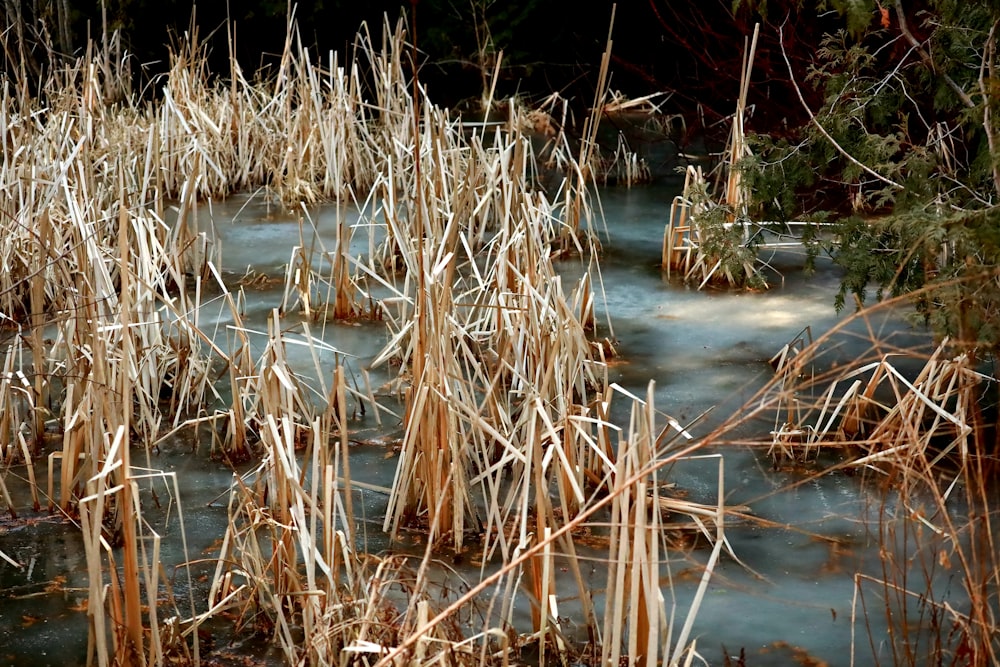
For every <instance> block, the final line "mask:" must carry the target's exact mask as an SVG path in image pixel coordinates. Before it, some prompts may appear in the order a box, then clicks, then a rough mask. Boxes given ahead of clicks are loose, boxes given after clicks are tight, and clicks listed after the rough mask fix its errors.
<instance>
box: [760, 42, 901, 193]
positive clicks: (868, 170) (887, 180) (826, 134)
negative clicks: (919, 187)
mask: <svg viewBox="0 0 1000 667" xmlns="http://www.w3.org/2000/svg"><path fill="white" fill-rule="evenodd" d="M778 43H779V44H781V57H782V58H784V59H785V65H786V66H787V67H788V77H789V80H790V81H791V82H792V87H793V88H795V94H796V95H798V96H799V101H800V102H802V108H803V109H805V110H806V113H807V114H809V120H811V121H812V123H813V125H815V126H816V129H818V130H819V131H820V132H821V133H822V135H823V136H824V137H826V138H827V140H828V141H829V142H830V143H831V144H833V147H834V148H836V149H837V151H838V152H839V153H840V154H841V155H843V156H844V157H846V158H847V159H848V160H850V162H851V163H852V164H854V165H857V166H858V167H860V168H861V169H863V170H864V171H865V173H867V174H871V175H872V176H874V177H875V178H877V179H878V180H880V181H882V182H883V183H886V184H887V185H891V186H893V187H894V188H898V189H900V190H904V189H905V188H904V187H903V186H902V185H900V184H899V183H897V182H896V181H894V180H892V179H890V178H886V177H885V176H883V175H882V174H880V173H878V172H877V171H874V170H872V169H871V168H870V167H868V166H867V165H865V164H862V163H861V162H860V161H858V159H857V158H855V157H854V156H853V155H851V154H850V153H848V152H847V151H846V150H844V148H843V146H841V145H840V144H838V143H837V140H836V139H834V138H833V137H831V136H830V133H829V132H827V131H826V129H825V128H824V127H823V126H822V125H820V123H819V121H818V120H816V116H815V115H814V114H813V112H812V109H810V108H809V105H808V104H806V100H805V98H804V97H803V96H802V90H801V89H799V84H798V83H796V81H795V73H794V72H793V71H792V63H791V62H790V61H789V60H788V52H787V51H785V34H784V24H782V25H781V26H778Z"/></svg>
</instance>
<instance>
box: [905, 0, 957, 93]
mask: <svg viewBox="0 0 1000 667" xmlns="http://www.w3.org/2000/svg"><path fill="white" fill-rule="evenodd" d="M896 15H897V17H898V18H899V29H900V31H901V32H902V33H903V36H904V37H906V40H907V41H908V42H909V43H910V44H912V45H913V48H915V49H916V50H917V55H918V56H920V60H922V61H923V63H924V65H926V66H927V69H929V70H930V71H932V72H934V73H935V74H937V75H939V76H940V77H941V78H942V79H944V82H945V83H947V84H948V87H949V88H951V89H952V90H954V91H955V94H956V95H958V99H960V100H962V104H964V105H965V106H967V107H969V108H970V109H971V108H973V107H974V106H976V103H975V102H973V101H972V98H971V97H969V94H968V93H967V92H965V91H964V90H963V89H962V87H961V86H960V85H958V84H957V83H955V80H954V79H952V78H951V77H950V76H948V75H947V74H945V73H944V72H939V71H938V69H937V67H936V66H935V65H934V59H933V58H931V56H930V54H929V53H927V51H925V50H924V47H923V46H921V44H920V42H918V41H917V38H916V37H914V36H913V33H912V32H910V27H909V26H908V25H907V24H906V12H904V11H903V0H896Z"/></svg>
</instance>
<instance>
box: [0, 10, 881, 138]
mask: <svg viewBox="0 0 1000 667" xmlns="http://www.w3.org/2000/svg"><path fill="white" fill-rule="evenodd" d="M2 1H3V5H4V11H5V14H6V21H7V25H8V27H10V26H13V25H14V24H15V23H20V24H22V25H25V26H27V29H26V30H25V33H24V38H23V40H22V41H23V43H24V44H25V46H24V51H25V52H26V53H27V55H28V56H29V57H30V59H32V60H34V61H37V62H43V61H45V60H46V59H47V58H48V57H49V56H50V55H51V54H52V52H51V51H49V50H48V49H47V48H45V47H44V46H43V45H42V43H41V42H42V41H43V35H42V33H43V32H45V31H46V30H47V31H48V40H49V41H50V42H51V43H52V44H53V45H54V47H55V48H54V51H55V53H56V54H58V55H59V56H60V57H68V58H72V57H75V56H79V55H80V54H82V52H83V49H84V48H85V45H86V42H87V36H88V35H90V36H92V37H95V38H99V37H100V35H101V32H102V28H103V26H104V25H106V26H107V27H108V28H109V30H115V29H118V30H120V31H121V32H122V35H123V38H124V45H125V47H126V49H127V51H128V53H130V54H132V56H133V59H132V62H133V65H132V67H133V70H134V72H135V74H136V75H137V76H138V78H139V80H140V81H150V80H154V79H155V76H156V75H157V74H161V73H163V72H164V71H166V69H167V66H168V47H169V45H170V44H171V42H173V43H177V39H178V36H179V35H182V34H183V33H185V32H187V31H189V30H190V29H191V26H192V25H196V26H197V30H198V33H199V36H200V38H201V39H202V40H204V41H205V42H206V43H207V45H208V47H209V64H210V67H211V69H212V71H213V72H216V73H220V74H222V75H225V74H227V73H228V71H229V67H228V62H227V60H228V48H229V47H228V39H227V29H226V26H227V21H228V22H229V23H230V24H231V25H233V26H235V35H236V42H235V50H236V54H237V57H238V59H239V61H240V64H241V66H242V67H243V69H244V72H246V73H254V72H260V71H266V69H267V68H268V67H273V66H274V65H275V64H276V63H277V62H278V59H279V56H280V53H281V50H282V48H283V45H284V41H285V35H286V30H285V26H286V19H287V16H288V5H287V3H286V2H284V1H283V0H244V1H240V0H229V1H228V2H227V1H226V0H200V1H199V2H197V3H193V2H192V0H105V2H103V3H102V2H101V1H100V0H30V1H23V2H22V1H21V0H2ZM737 4H738V5H739V6H738V8H737V10H736V11H735V12H734V5H733V3H732V2H731V0H700V1H690V0H689V1H683V2H677V1H672V0H623V1H622V2H619V3H618V4H617V8H616V14H615V23H614V28H613V34H612V37H613V40H614V45H613V49H612V62H611V72H612V78H611V87H612V89H616V90H620V91H621V92H622V93H624V94H625V95H627V96H629V97H639V96H642V95H646V94H650V93H668V94H669V97H668V98H667V101H666V102H665V103H664V104H663V109H664V111H665V112H668V113H682V114H685V115H687V116H689V117H698V118H699V119H704V121H705V122H706V123H712V122H714V121H716V120H719V119H721V118H723V117H725V116H727V115H728V114H731V113H732V111H733V107H734V105H735V100H736V97H737V94H738V87H739V77H740V68H741V63H742V58H743V53H744V48H745V43H746V40H747V39H748V38H749V36H750V35H751V34H752V32H753V26H754V24H755V23H756V22H759V21H763V22H764V25H763V26H762V32H761V40H760V43H759V45H758V49H757V57H756V59H755V63H754V75H753V85H752V86H751V90H750V104H751V105H754V106H753V113H752V114H751V121H750V122H751V124H756V125H757V126H758V129H765V128H767V129H773V128H776V127H780V126H781V125H783V124H798V123H799V122H800V121H801V120H802V113H801V106H800V105H799V103H798V101H797V99H795V98H793V97H792V95H791V93H790V88H789V87H788V85H787V80H788V74H787V70H786V68H785V65H784V61H783V59H782V58H781V54H780V50H779V49H778V44H777V36H776V29H775V27H776V25H778V24H779V23H782V22H786V21H787V22H786V23H785V33H786V34H785V38H786V39H785V43H786V48H787V49H788V51H789V53H790V55H791V57H792V59H793V62H794V63H795V66H796V68H797V69H799V70H800V71H799V72H797V77H798V76H801V75H802V74H803V73H804V70H805V67H806V65H807V64H808V61H809V59H810V55H811V53H812V51H813V50H814V49H815V44H816V43H817V41H818V35H820V34H821V33H822V30H823V28H824V26H823V25H822V24H823V22H824V20H825V19H823V18H821V17H819V16H817V15H816V14H815V12H813V13H812V14H804V13H803V12H809V11H810V10H807V9H801V8H799V7H798V3H796V2H795V1H794V0H785V1H779V2H771V3H769V5H768V6H769V7H770V9H769V12H768V14H767V15H761V13H759V12H757V11H754V10H751V9H750V8H749V7H748V6H746V4H748V3H746V4H743V3H737ZM612 6H613V3H612V2H611V1H610V0H591V1H590V2H577V1H573V0H511V1H504V0H495V1H486V0H416V1H410V2H406V1H404V2H400V1H399V0H366V1H362V2H358V1H356V0H352V1H347V0H318V1H316V2H303V3H300V4H298V5H296V7H295V17H296V20H297V23H298V26H299V29H300V34H301V37H302V40H303V43H304V44H305V45H306V46H308V47H310V48H311V49H312V50H313V51H314V52H315V53H316V54H317V56H320V57H323V58H325V56H326V54H327V53H328V52H329V50H331V49H332V50H336V51H338V52H339V53H340V54H341V56H342V58H343V57H345V56H346V57H349V56H350V55H351V49H352V44H353V42H354V38H355V35H356V33H357V31H358V29H359V27H360V26H361V25H362V23H363V22H367V23H368V25H369V27H370V29H371V31H372V35H373V37H374V38H375V40H376V43H377V42H378V39H379V36H380V32H381V25H382V22H383V17H386V16H388V17H389V19H390V20H391V21H392V22H395V21H396V20H398V19H399V17H400V16H405V17H406V21H407V26H408V27H410V28H411V32H412V23H411V21H412V19H413V18H414V17H415V18H416V33H417V34H416V41H417V45H418V47H419V51H420V58H421V63H420V78H421V81H422V82H424V83H425V84H426V85H427V86H428V87H429V90H430V93H431V97H432V99H434V100H435V101H436V102H437V103H439V104H442V105H445V106H454V105H457V104H460V103H462V102H463V101H466V100H469V99H473V98H476V97H478V96H479V95H480V94H481V91H482V87H483V84H482V75H481V72H482V69H483V68H482V67H481V64H482V63H484V62H485V64H486V67H487V68H489V69H491V68H492V65H493V63H494V62H495V61H494V60H492V58H493V55H492V53H487V54H486V57H485V59H484V58H482V57H481V56H480V48H479V44H480V43H479V42H477V37H476V29H475V28H476V26H477V25H479V26H480V27H482V26H488V28H489V33H490V37H491V46H492V49H493V51H494V52H496V51H499V50H501V49H502V50H503V59H502V68H501V75H500V80H499V82H498V85H497V92H496V97H497V98H503V97H508V96H511V95H515V94H517V95H519V96H521V97H522V98H524V99H526V100H527V101H529V102H530V101H533V100H538V99H541V98H543V97H545V96H547V95H548V94H549V93H552V92H560V93H561V94H562V95H563V96H564V97H568V98H570V99H571V101H572V103H573V104H574V105H577V106H579V107H580V108H581V109H582V108H584V107H585V106H586V105H587V104H589V103H590V101H591V100H592V99H593V94H594V89H595V87H596V79H597V76H598V72H599V68H600V59H601V54H602V52H603V51H604V48H605V43H606V40H607V36H608V29H609V25H610V20H611V15H612ZM759 6H763V5H759ZM102 9H103V13H102ZM873 18H874V17H873ZM829 20H830V21H832V22H836V21H838V20H839V19H838V18H837V17H836V16H834V17H831V18H830V19H829ZM40 25H43V26H46V27H45V28H44V29H39V28H38V26H40ZM59 27H62V29H61V30H60V29H57V28H59ZM827 27H830V26H827ZM481 32H482V31H481ZM5 35H6V37H5V43H4V53H3V57H4V60H5V67H4V70H5V71H6V72H7V73H8V75H9V76H16V75H17V72H18V69H17V68H16V67H14V66H13V63H14V61H15V60H16V57H17V55H18V54H17V51H16V49H15V48H13V47H12V44H13V42H14V38H15V37H16V36H17V35H16V33H15V31H14V30H10V29H8V30H7V31H6V32H5ZM341 62H343V60H341ZM262 68H264V69H263V70H262ZM42 71H44V67H42V68H40V69H36V73H40V72H42ZM140 89H143V90H149V88H145V87H143V88H140ZM154 89H155V87H154ZM807 92H808V91H807ZM661 99H662V98H661ZM765 102H766V104H765Z"/></svg>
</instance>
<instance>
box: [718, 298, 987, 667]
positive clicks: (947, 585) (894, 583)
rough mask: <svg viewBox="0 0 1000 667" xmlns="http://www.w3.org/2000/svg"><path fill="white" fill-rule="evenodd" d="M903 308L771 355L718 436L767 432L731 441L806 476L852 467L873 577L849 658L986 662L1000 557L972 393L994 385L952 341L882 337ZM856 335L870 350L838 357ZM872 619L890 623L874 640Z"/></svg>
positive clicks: (865, 585)
mask: <svg viewBox="0 0 1000 667" xmlns="http://www.w3.org/2000/svg"><path fill="white" fill-rule="evenodd" d="M900 300H901V299H896V300H893V301H889V302H887V303H885V304H881V305H879V306H877V307H871V308H869V309H866V310H863V311H859V312H858V314H856V315H855V316H854V317H852V318H848V320H846V321H844V322H843V323H841V324H840V325H838V326H837V327H835V328H834V329H833V330H832V331H830V332H828V333H826V334H824V335H823V336H821V337H819V338H817V339H815V340H813V339H812V336H811V334H810V332H808V331H803V332H802V333H801V334H800V335H799V336H797V337H796V338H795V339H793V340H792V341H790V342H789V344H788V345H786V346H785V348H783V349H782V350H781V351H779V353H778V354H776V355H775V357H774V359H772V365H774V367H775V369H776V372H775V377H774V379H773V380H772V381H770V382H769V383H768V384H767V385H766V386H765V387H763V388H762V389H761V390H760V392H758V394H757V395H756V396H755V397H753V398H752V399H750V400H749V401H748V402H747V403H746V404H745V406H744V408H743V409H742V410H740V412H739V414H740V415H741V416H740V417H739V418H737V419H734V420H732V421H731V422H730V423H729V424H727V425H726V426H725V427H724V429H723V430H724V431H725V433H734V434H735V433H736V432H738V431H739V430H740V429H742V428H743V427H744V426H747V425H749V424H751V423H761V422H764V423H769V424H770V425H771V428H770V434H769V435H768V436H767V437H764V438H762V439H760V440H749V441H748V440H747V439H746V438H745V436H736V435H733V436H731V437H732V438H733V439H732V442H738V443H740V444H751V445H753V446H757V447H760V448H762V449H766V450H767V451H768V454H769V455H770V456H771V457H772V459H773V460H774V463H775V465H776V466H782V467H784V466H802V465H807V466H811V467H813V468H818V472H815V473H814V474H815V475H823V474H830V473H836V472H841V471H858V472H859V473H860V475H861V477H862V479H863V480H864V483H865V484H866V485H867V486H868V487H869V488H871V489H873V494H872V496H873V498H874V501H873V502H874V507H872V517H873V519H872V521H871V528H870V530H871V531H872V537H871V539H872V540H873V541H874V542H875V543H877V544H878V545H879V548H880V552H879V553H880V554H881V556H882V557H881V558H880V560H879V563H880V565H879V568H876V571H871V572H869V571H859V572H856V573H855V575H854V579H855V597H854V600H853V603H852V622H853V623H855V627H856V628H857V629H858V630H859V631H860V632H859V633H858V634H859V636H858V637H857V638H856V643H855V644H854V645H853V646H852V647H851V649H852V664H861V663H865V664H867V663H868V662H869V661H874V664H882V661H884V663H885V664H912V665H917V664H927V662H928V661H938V660H941V661H944V662H949V661H955V662H956V663H961V664H970V665H989V664H993V662H994V661H995V660H996V659H997V655H998V652H1000V645H998V643H997V636H998V635H997V618H996V607H995V602H996V597H997V591H998V590H1000V561H998V559H997V553H998V552H997V546H998V545H997V544H996V540H995V537H994V535H995V529H996V512H997V507H996V492H995V488H994V486H995V477H996V458H995V453H994V451H993V444H992V442H991V441H990V438H992V437H993V436H992V435H987V434H988V433H990V431H989V429H988V428H987V427H985V426H984V425H985V423H986V422H985V421H984V419H986V417H985V415H984V411H985V410H986V409H987V408H984V407H983V404H982V399H983V385H984V384H987V383H994V382H996V380H995V379H994V378H992V377H991V376H989V375H987V374H985V373H984V372H983V369H982V367H981V364H979V363H977V362H976V360H975V358H974V356H973V355H971V354H969V351H968V350H966V349H962V348H961V347H960V346H955V345H953V344H952V343H951V341H949V340H943V341H939V342H937V343H936V344H935V345H934V346H933V347H932V348H931V349H929V350H926V351H923V350H920V349H914V348H911V347H908V346H899V345H894V344H893V342H892V341H891V340H884V339H882V338H880V337H879V336H878V335H877V333H876V332H877V331H878V330H879V326H878V321H877V318H878V316H879V315H878V314H879V312H880V311H883V310H887V309H889V308H893V307H897V306H899V305H900V303H899V302H900ZM859 340H862V341H867V342H868V350H867V351H866V352H863V353H861V354H856V353H852V356H851V358H844V357H843V354H842V351H841V350H842V348H843V345H844V344H845V343H851V344H852V345H854V346H856V345H857V343H858V341H859ZM725 433H723V434H722V435H721V437H720V442H726V441H727V438H729V437H730V436H727V435H725ZM824 452H826V453H824ZM832 458H836V459H839V462H838V463H835V464H830V463H829V461H830V460H831V459H832ZM956 587H958V588H960V590H961V593H957V592H956V590H955V589H956ZM876 617H881V619H882V620H881V621H879V622H878V623H876V621H875V618H876ZM877 624H884V625H886V626H887V628H888V635H887V636H885V641H884V643H883V642H878V641H876V639H875V635H876V634H878V635H879V636H882V635H883V634H884V631H882V630H880V631H876V630H874V629H873V628H874V626H875V625H877ZM866 632H867V638H865V633H866Z"/></svg>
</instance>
